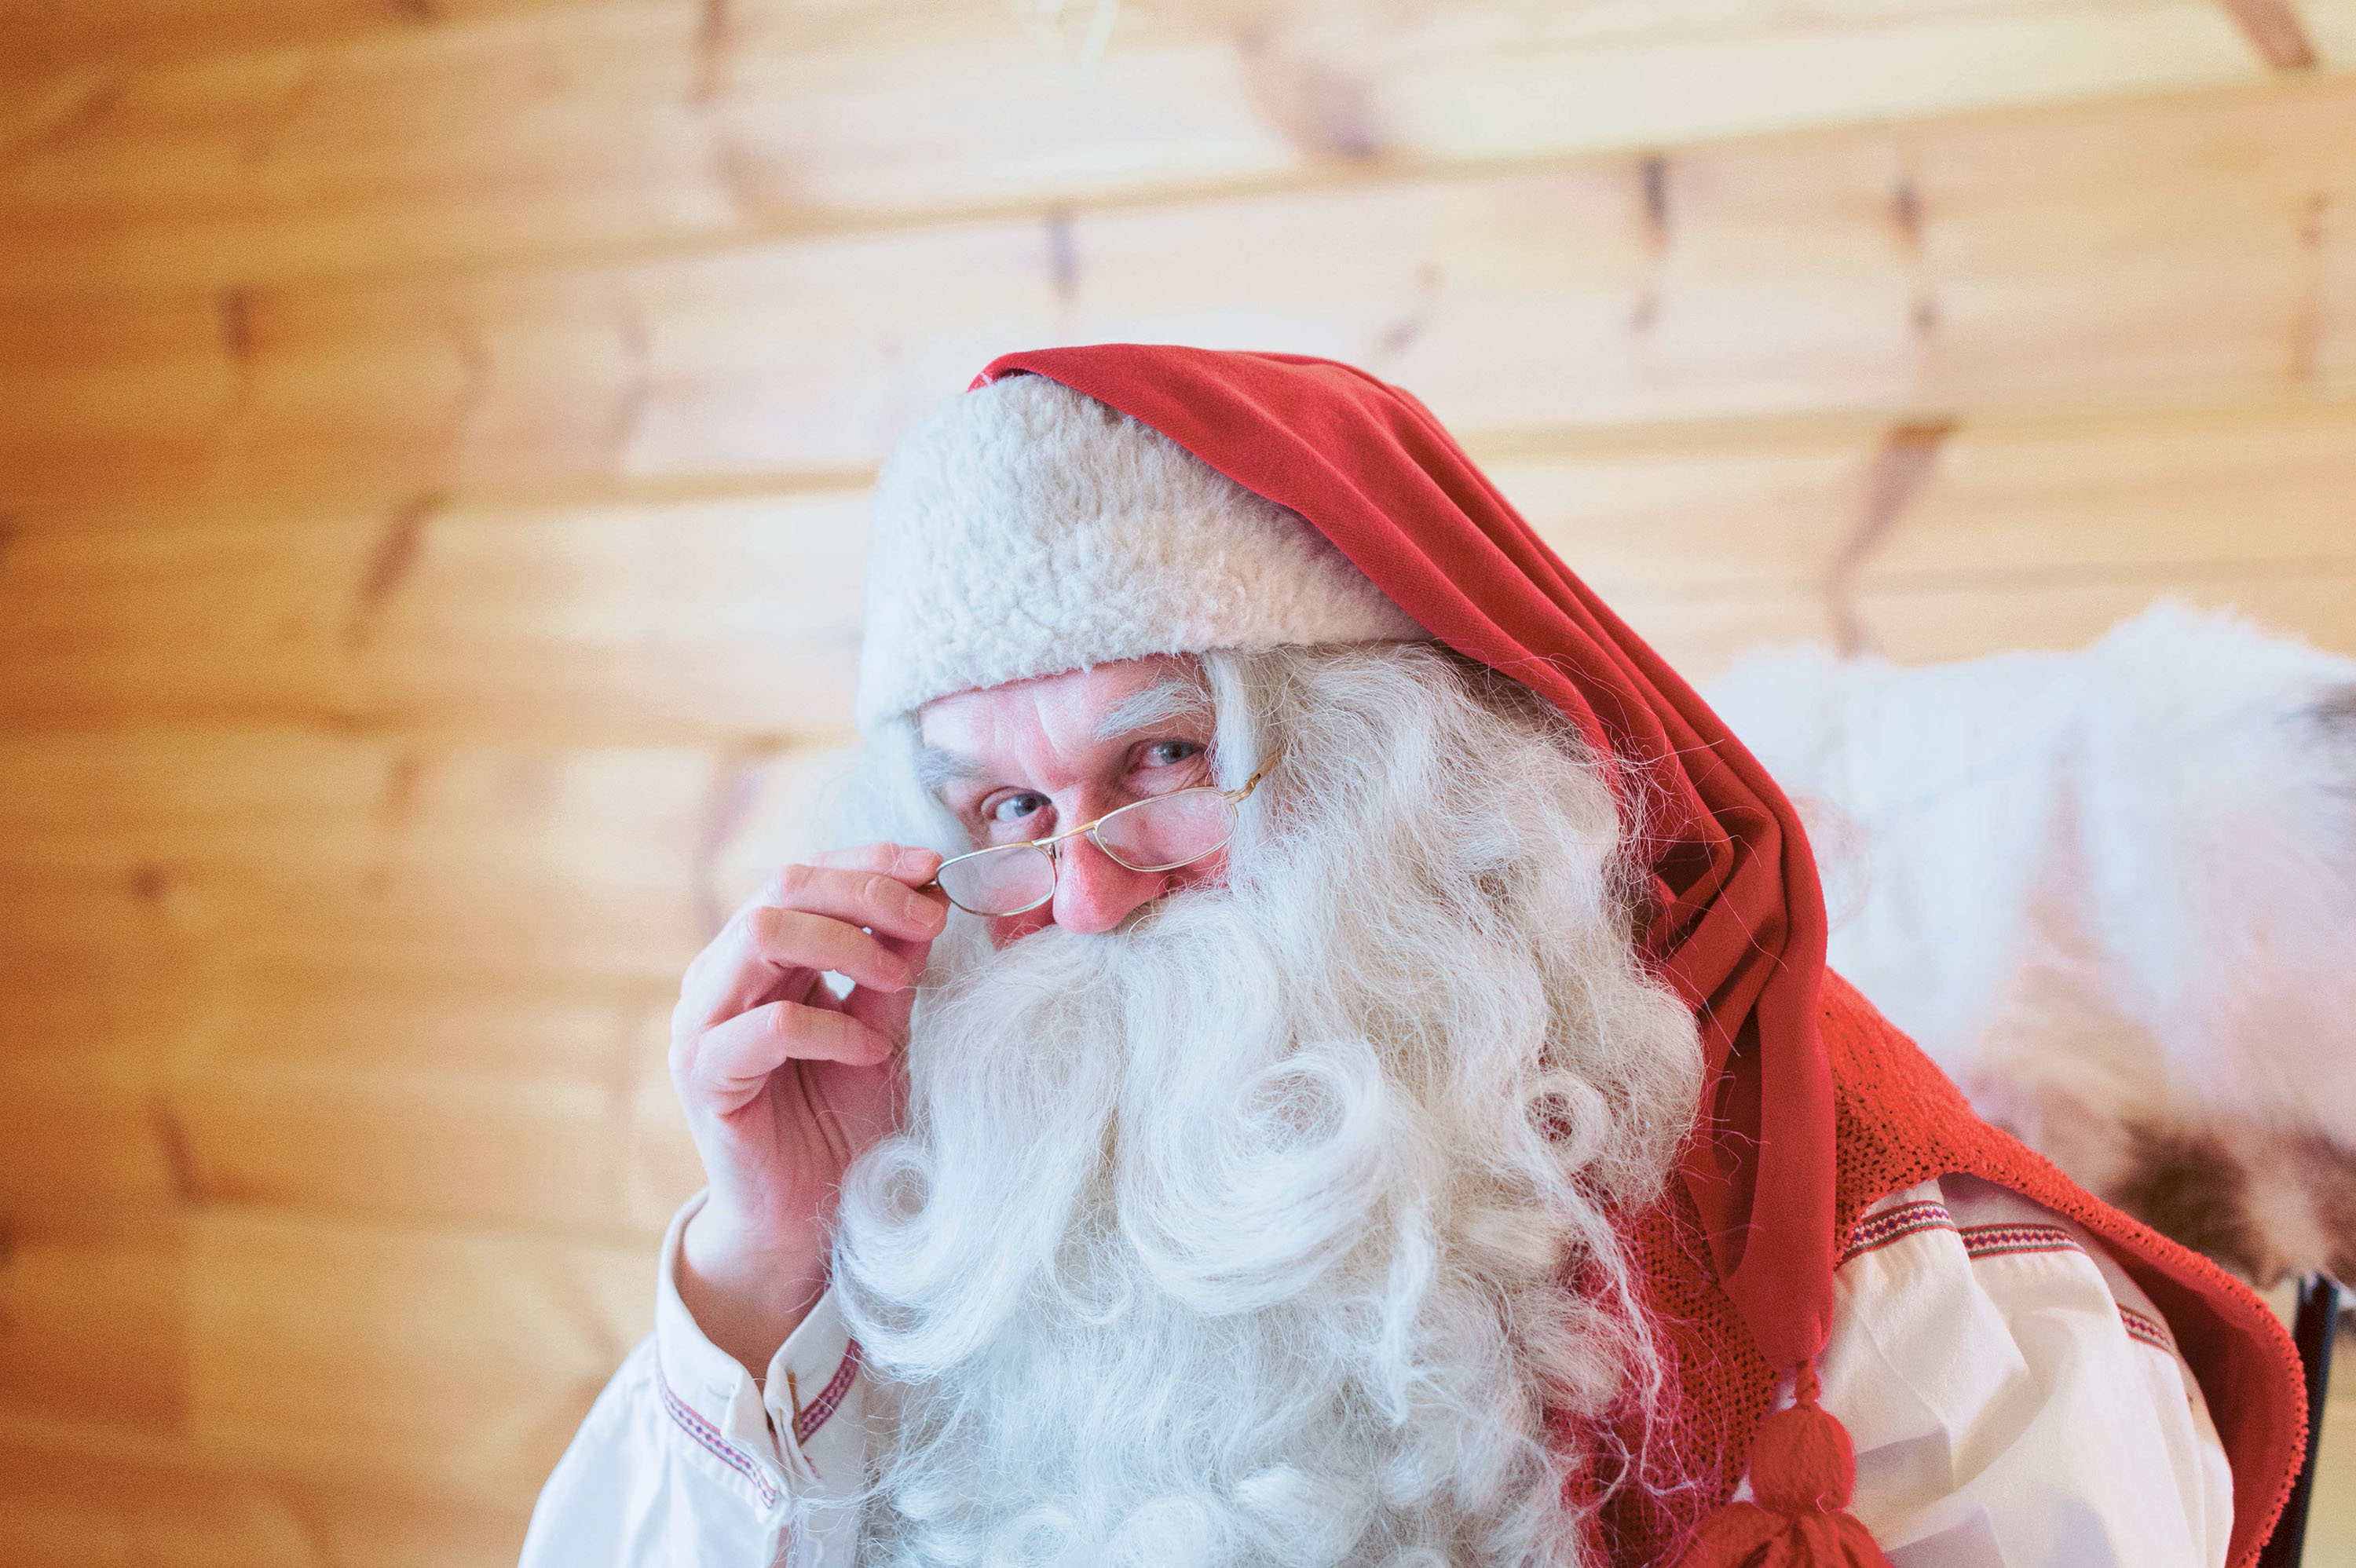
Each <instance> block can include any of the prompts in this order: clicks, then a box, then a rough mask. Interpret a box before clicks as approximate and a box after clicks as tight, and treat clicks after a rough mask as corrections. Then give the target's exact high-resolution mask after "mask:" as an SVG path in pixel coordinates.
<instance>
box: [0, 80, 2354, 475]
mask: <svg viewBox="0 0 2356 1568" xmlns="http://www.w3.org/2000/svg"><path fill="white" fill-rule="evenodd" d="M2351 146H2356V83H2351V82H2341V81H2337V80H2326V81H2322V82H2318V83H2314V84H2309V85H2306V86H2302V87H2299V88H2296V89H2285V90H2277V91H2273V92H2269V93H2265V94H2237V95H2226V96H2223V97H2219V98H2211V99H2201V100H2197V101H2181V102H2170V103H2164V104H2137V105H2129V106H2120V107H2113V106H2092V107H2085V108H2080V109H2074V110H2072V111H2070V112H2067V113H2060V112H2056V113H2052V114H2045V115H2039V116H2035V117H2033V118H2031V119H2029V120H2028V121H2026V122H2024V123H2013V122H2009V121H2003V122H1990V123H1980V122H1966V123H1950V124H1944V125H1933V126H1925V127H1909V128H1907V129H1905V130H1903V131H1893V130H1889V129H1876V130H1871V131H1863V132H1857V133H1844V134H1841V135H1837V136H1826V137H1817V138H1806V139H1801V140H1797V141H1791V142H1773V143H1766V144H1743V145H1738V146H1731V147H1723V148H1711V149H1697V150H1696V151H1694V152H1691V153H1689V154H1682V155H1679V156H1677V157H1676V158H1674V159H1671V160H1668V161H1667V162H1666V163H1665V164H1664V165H1661V166H1660V172H1659V175H1658V178H1657V181H1656V182H1655V183H1654V184H1649V185H1648V183H1647V179H1648V176H1646V174H1645V172H1644V171H1645V167H1646V166H1647V165H1644V164H1643V163H1642V161H1641V160H1638V161H1623V162H1612V161H1606V162H1601V163H1591V164H1584V165H1577V166H1575V167H1572V168H1569V169H1566V170H1564V171H1562V172H1558V173H1547V174H1521V173H1505V174H1482V175H1478V176H1465V177H1459V178H1447V179H1433V178H1414V179H1402V180H1385V181H1352V182H1349V183H1347V184H1344V185H1340V186H1337V187H1333V188H1332V189H1328V190H1323V191H1319V192H1315V193H1311V194H1301V195H1295V196H1284V197H1250V198H1243V199H1236V200H1223V201H1202V202H1186V203H1173V204H1166V205H1162V206H1157V207H1152V208H1140V209H1119V210H1108V211H1104V212H1083V213H1079V214H1076V215H1075V216H1073V217H1072V218H1070V219H1068V220H1067V221H1066V222H1065V223H1064V224H1063V226H1062V227H1060V228H1056V229H1054V230H1053V232H1052V233H1051V229H1050V228H1049V227H1048V226H1043V225H1042V224H1039V223H1036V222H1012V221H992V222H988V223H980V224H969V225H955V226H948V227H943V228H934V229H909V230H894V231H890V232H885V233H879V234H873V235H862V236H856V237H841V238H833V237H830V238H825V239H818V240H796V241H776V242H770V243H765V244H760V245H755V246H746V247H741V248H736V249H731V250H728V251H719V252H713V253H710V254H701V255H693V256H680V257H672V258H667V259H662V260H652V261H641V262H636V263H631V264H628V265H619V264H616V265H605V264H598V265H592V266H574V267H564V268H552V269H544V270H536V271H527V272H495V273H480V274H465V275H457V276H453V277H450V278H446V279H436V280H433V281H431V282H426V281H419V282H411V283H382V284H372V285H369V286H365V287H337V288H335V289H332V290H327V289H304V288H299V287H290V288H286V289H278V290H257V291H252V292H249V293H245V294H243V295H241V296H240V299H241V304H238V306H237V309H236V310H235V312H234V313H232V322H231V325H233V326H234V330H226V329H225V328H224V326H223V325H222V322H221V320H220V309H221V307H220V302H218V301H216V302H214V305H215V308H214V310H213V311H212V313H211V314H210V315H208V314H207V313H206V312H204V311H201V310H196V309H193V308H192V307H191V306H190V305H189V304H188V303H187V301H186V300H184V299H177V298H175V299H167V300H162V301H158V302H156V303H154V304H145V303H142V304H121V303H115V304H109V305H108V306H107V307H106V310H105V315H107V317H108V318H109V320H108V321H107V323H106V324H105V325H103V328H102V330H100V331H97V332H95V333H92V334H89V335H87V336H85V335H83V334H82V333H81V332H80V327H81V325H83V324H84V323H85V322H87V321H88V319H89V314H90V313H89V312H87V311H76V310H72V309H64V308H59V309H52V310H47V311H38V312H27V313H26V314H25V315H23V316H22V317H20V318H17V319H13V320H5V319H0V355H5V356H7V357H11V358H13V359H14V360H15V362H16V364H17V365H19V366H20V367H21V368H22V371H23V379H22V381H21V382H20V386H21V388H22V389H23V392H24V395H25V400H24V403H23V405H22V408H21V410H20V411H19V412H18V415H17V417H16V418H15V419H13V420H11V421H9V422H8V423H7V424H5V426H0V475H5V481H0V484H5V490H0V497H5V498H13V499H14V500H15V501H16V502H17V503H19V504H23V503H27V502H32V501H36V500H38V499H41V498H43V497H45V496H46V497H62V496H91V497H94V496H103V495H107V494H110V493H112V494H129V495H133V496H135V495H136V494H137V493H138V492H139V491H140V490H141V489H142V488H146V489H149V490H151V491H152V490H153V489H154V487H155V486H156V485H163V486H164V493H166V494H171V493H180V492H178V491H175V490H174V489H173V488H172V487H173V486H175V485H177V486H183V487H187V488H192V489H193V490H195V491H196V492H198V493H202V492H203V491H204V490H206V489H211V490H213V491H215V492H216V493H220V494H223V495H225V496H234V497H237V498H244V497H247V496H271V495H276V494H282V493H288V492H296V493H302V492H318V491H322V490H334V489H338V488H343V489H349V488H350V487H352V486H354V485H368V486H369V487H370V489H371V490H372V491H373V492H374V493H375V494H378V495H380V496H381V495H384V494H385V493H387V492H388V491H389V492H391V494H392V495H393V496H397V497H402V498H412V499H413V498H414V497H416V496H426V495H431V494H432V493H434V492H435V491H437V490H440V489H444V488H447V487H449V486H452V485H470V484H479V483H506V482H517V481H524V480H548V479H552V478H568V479H571V478H582V477H586V476H609V477H622V476H629V475H680V476H685V475H749V474H756V473H764V472H767V473H780V472H782V473H809V472H812V471H816V472H819V473H840V472H842V471H845V470H858V469H862V468H864V467H867V466H870V465H872V464H873V463H874V462H875V461H876V459H877V457H878V456H879V454H880V453H881V452H882V450H883V447H884V446H885V445H886V444H887V443H888V442H889V441H890V439H891V438H892V437H893V436H894V434H895V433H896V432H898V431H899V430H900V429H901V428H903V427H904V426H905V423H906V422H907V421H908V420H909V419H911V418H912V417H914V415H915V414H916V412H917V411H920V410H921V409H923V408H924V407H926V405H928V404H929V403H930V402H931V401H933V400H935V399H937V398H938V397H940V396H943V395H946V394H947V393H948V391H950V390H952V389H957V388H959V387H961V386H963V384H964V383H965V381H966V379H968V378H969V376H970V375H971V373H972V372H973V370H974V369H975V368H978V367H979V366H980V365H981V364H982V363H984V362H985V361H986V360H987V359H988V358H989V357H991V355H992V354H994V353H997V352H1000V351H1003V350H1005V349H1008V348H1012V347H1020V346H1028V345H1033V344H1036V343H1040V342H1056V341H1095V340H1105V339H1137V340H1145V341H1156V340H1168V339H1172V338H1177V339H1182V340H1186V341H1193V342H1199V343H1204V344H1207V345H1212V346H1223V345H1229V346H1231V345H1250V346H1253V347H1264V348H1285V349H1290V350H1296V351H1302V352H1314V353H1324V354H1331V355H1334V356H1337V357H1344V358H1347V359H1351V360H1354V361H1357V362H1363V363H1365V364H1367V365H1369V366H1370V367H1371V368H1376V369H1377V370H1379V371H1381V372H1382V373H1385V374H1387V375H1390V376H1392V377H1395V378H1397V379H1399V380H1401V381H1402V382H1404V383H1406V384H1408V385H1412V386H1414V387H1415V388H1416V389H1418V390H1419V393H1420V394H1421V395H1423V396H1424V397H1425V399H1426V400H1427V401H1429V402H1430V404H1431V405H1432V406H1433V407H1434V409H1435V410H1436V411H1438V412H1440V414H1441V415H1442V417H1443V418H1444V419H1446V420H1447V421H1449V422H1450V423H1451V425H1452V426H1453V427H1455V428H1457V429H1460V430H1462V431H1463V432H1465V433H1467V434H1468V435H1470V436H1472V437H1475V438H1478V437H1480V436H1482V435H1483V432H1492V431H1514V430H1523V429H1529V428H1534V427H1536V428H1543V427H1547V426H1558V425H1570V426H1593V425H1598V424H1604V423H1610V422H1625V421H1657V420H1694V419H1726V418H1736V417H1755V416H1761V415H1765V414H1770V413H1788V412H1794V411H1807V410H1844V411H1858V410H1875V411H1886V412H1888V413H1890V414H1892V415H1893V416H1896V415H1905V416H1908V417H1916V418H1922V417H1936V418H1946V417H1951V416H1953V415H1954V413H1956V412H1957V411H1962V410H1967V409H1979V410H1988V411H2001V410H2019V409H2032V408H2072V407H2078V408H2102V407H2108V406H2114V405H2120V406H2129V407H2133V406H2144V407H2152V406H2168V405H2169V404H2171V403H2173V404H2183V403H2201V402H2216V401H2221V400H2226V399H2229V398H2233V397H2244V396H2264V397H2280V396H2284V395H2288V394H2291V393H2294V392H2303V391H2315V390H2326V391H2329V390H2333V389H2338V390H2341V391H2344V390H2346V389H2348V388H2349V387H2350V386H2351V384H2356V383H2351V378H2356V173H2351V169H2356V161H2351V159H2350V158H2348V157H2347V156H2346V152H2347V149H2348V148H2350V147H2351ZM1648 190H1655V191H1657V193H1658V197H1659V200H1660V202H1661V204H1662V205H1661V212H1662V213H1663V214H1664V215H1665V216H1664V217H1662V218H1661V219H1660V220H1659V225H1658V226H1656V225H1655V219H1654V218H1652V217H1650V216H1648V214H1650V213H1651V210H1652V209H1651V208H1650V207H1649V206H1648V197H1647V195H1646V193H1647V191H1648ZM1057 236H1060V238H1057ZM1058 256H1062V257H1063V258H1064V260H1063V261H1060V262H1059V261H1057V260H1056V258H1057V257H1058ZM2057 257H2067V258H2069V259H2070V262H2071V269H2072V272H2071V274H2067V275H2065V274H2064V273H2063V272H2061V271H2059V270H2057V269H2056V268H2055V266H2054V265H2053V261H2054V259H2055V258H2057ZM1238 276H1249V277H1251V278H1252V280H1253V289H1252V291H1251V295H1250V300H1249V304H1248V305H1247V304H1242V303H1240V302H1239V301H1238V300H1237V297H1236V296H1235V294H1234V293H1233V290H1232V284H1231V283H1228V282H1227V280H1229V279H1232V278H1235V277H1238ZM2072 276H2084V277H2100V278H2102V279H2103V280H2104V283H2103V286H2102V287H2100V288H2085V287H2081V286H2078V285H2077V284H2076V283H2074V282H2072V281H2071V279H2072ZM97 407H106V408H110V409H112V410H114V413H113V414H112V415H111V416H110V417H112V418H114V419H118V420H119V419H127V418H136V419H138V420H139V421H142V428H143V430H145V431H146V432H149V433H150V434H151V435H152V438H153V439H152V444H151V445H150V446H149V448H148V450H147V452H146V453H145V456H144V457H142V458H140V459H139V460H138V461H136V462H134V463H130V464H123V463H120V462H118V461H117V460H116V458H115V455H114V447H115V446H117V445H119V444H120V443H119V442H118V441H115V440H112V439H111V438H110V437H109V436H107V435H106V434H105V433H103V432H105V431H106V430H107V428H108V427H107V426H106V425H105V424H104V423H103V422H102V421H93V420H92V419H91V415H90V412H89V411H91V409H93V408H97Z"/></svg>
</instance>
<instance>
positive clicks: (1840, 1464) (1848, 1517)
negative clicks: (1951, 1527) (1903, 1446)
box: [1677, 1362, 1890, 1568]
mask: <svg viewBox="0 0 2356 1568" xmlns="http://www.w3.org/2000/svg"><path fill="white" fill-rule="evenodd" d="M1794 1392H1796V1393H1797V1394H1798V1396H1799V1403H1797V1404H1794V1406H1792V1408H1791V1409H1789V1410H1779V1411H1777V1412H1776V1413H1774V1414H1772V1415H1771V1416H1769V1417H1768V1418H1767V1419H1766V1420H1765V1421H1762V1422H1761V1423H1760V1424H1759V1436H1758V1439H1757V1440H1756V1441H1755V1442H1753V1443H1752V1444H1751V1495H1752V1496H1754V1497H1756V1498H1757V1499H1759V1501H1758V1502H1755V1503H1730V1504H1729V1505H1727V1506H1726V1507H1725V1508H1722V1509H1719V1510H1718V1511H1717V1512H1716V1513H1714V1514H1712V1515H1710V1516H1709V1518H1708V1519H1706V1520H1703V1521H1702V1526H1701V1530H1700V1531H1699V1533H1697V1535H1696V1536H1695V1537H1694V1541H1693V1544H1692V1545H1691V1546H1689V1547H1688V1548H1687V1550H1686V1554H1685V1555H1684V1556H1683V1557H1681V1558H1679V1559H1678V1560H1677V1568H1890V1560H1889V1559H1888V1558H1886V1557H1884V1556H1883V1555H1882V1554H1881V1548H1880V1547H1879V1546H1877V1545H1875V1544H1874V1541H1873V1536H1872V1534H1871V1533H1870V1532H1869V1531H1867V1529H1866V1528H1865V1526H1864V1525H1863V1524H1862V1523H1860V1522H1858V1519H1857V1517H1856V1516H1855V1515H1854V1514H1849V1513H1845V1512H1843V1511H1842V1510H1843V1509H1846V1508H1847V1507H1848V1499H1849V1494H1850V1492H1851V1491H1853V1490H1854V1489H1855V1488H1856V1486H1857V1449H1856V1447H1855V1446H1854V1445H1852V1444H1851V1443H1850V1442H1849V1439H1848V1431H1847V1428H1846V1427H1844V1426H1842V1425H1841V1424H1840V1422H1839V1421H1838V1419H1837V1418H1836V1417H1835V1416H1834V1415H1833V1413H1832V1412H1830V1411H1828V1410H1825V1409H1823V1408H1821V1407H1820V1406H1818V1405H1817V1403H1816V1372H1815V1367H1813V1366H1811V1365H1809V1364H1807V1363H1806V1362H1803V1363H1801V1366H1800V1371H1799V1376H1798V1379H1797V1381H1796V1387H1795V1390H1794ZM1762 1504H1763V1505H1764V1506H1763V1507H1762Z"/></svg>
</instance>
